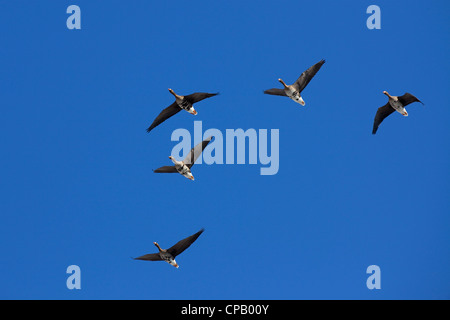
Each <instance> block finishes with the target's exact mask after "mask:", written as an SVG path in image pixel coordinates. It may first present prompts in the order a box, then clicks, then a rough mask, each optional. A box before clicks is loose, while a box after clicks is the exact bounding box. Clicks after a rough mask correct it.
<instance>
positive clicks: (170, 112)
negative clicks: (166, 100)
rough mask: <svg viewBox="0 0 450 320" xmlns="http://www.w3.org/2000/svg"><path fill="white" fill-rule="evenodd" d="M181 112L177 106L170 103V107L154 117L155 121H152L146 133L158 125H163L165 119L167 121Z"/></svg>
mask: <svg viewBox="0 0 450 320" xmlns="http://www.w3.org/2000/svg"><path fill="white" fill-rule="evenodd" d="M180 111H181V108H180V107H179V106H178V104H177V103H176V102H174V103H172V104H171V105H170V106H168V107H167V108H165V109H164V110H163V111H161V113H160V114H159V115H158V116H157V117H156V119H155V120H154V121H153V123H152V124H151V126H150V127H148V128H147V132H150V131H152V129H153V128H154V127H156V126H158V125H159V124H161V123H163V122H164V121H166V120H167V119H169V118H170V117H171V116H173V115H175V114H177V113H178V112H180Z"/></svg>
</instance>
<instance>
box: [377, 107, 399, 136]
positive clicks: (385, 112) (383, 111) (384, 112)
mask: <svg viewBox="0 0 450 320" xmlns="http://www.w3.org/2000/svg"><path fill="white" fill-rule="evenodd" d="M394 111H395V110H394V108H392V107H391V105H390V104H389V102H388V103H386V104H385V105H384V106H382V107H379V108H378V110H377V114H376V115H375V119H374V120H373V129H372V134H375V133H376V132H377V130H378V127H379V125H380V123H381V122H383V120H384V119H385V118H386V117H387V116H389V115H390V114H391V113H392V112H394Z"/></svg>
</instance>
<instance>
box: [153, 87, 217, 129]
mask: <svg viewBox="0 0 450 320" xmlns="http://www.w3.org/2000/svg"><path fill="white" fill-rule="evenodd" d="M169 92H170V93H171V94H173V95H174V96H175V102H174V103H172V104H171V105H170V106H168V107H167V108H165V109H164V110H163V111H161V113H160V114H159V115H158V116H157V117H156V119H155V120H154V121H153V123H152V124H151V126H150V127H148V128H147V132H150V131H152V129H153V128H154V127H156V126H157V125H159V124H161V123H162V122H164V121H166V120H167V119H169V118H170V117H171V116H173V115H175V114H177V113H178V112H179V111H181V109H183V110H186V111H187V112H189V113H190V114H193V115H196V114H197V111H196V110H195V109H194V106H193V104H194V103H197V102H199V101H202V100H203V99H206V98H209V97H212V96H215V95H218V94H219V93H206V92H195V93H193V94H190V95H187V96H180V95H178V94H176V93H175V92H174V91H173V90H172V89H170V88H169Z"/></svg>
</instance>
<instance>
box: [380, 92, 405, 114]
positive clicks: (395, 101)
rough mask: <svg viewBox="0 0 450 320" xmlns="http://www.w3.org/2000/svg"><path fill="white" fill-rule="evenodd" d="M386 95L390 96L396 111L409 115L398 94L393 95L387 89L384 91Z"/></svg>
mask: <svg viewBox="0 0 450 320" xmlns="http://www.w3.org/2000/svg"><path fill="white" fill-rule="evenodd" d="M383 93H384V94H385V95H387V96H388V97H389V101H388V102H389V104H390V106H391V107H392V108H394V110H395V111H397V112H398V113H400V114H401V115H403V116H405V117H407V116H408V112H407V111H406V109H405V107H404V106H403V103H402V102H401V101H400V100H399V99H398V97H396V96H391V95H389V93H387V91H384V92H383Z"/></svg>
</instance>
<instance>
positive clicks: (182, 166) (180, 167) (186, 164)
mask: <svg viewBox="0 0 450 320" xmlns="http://www.w3.org/2000/svg"><path fill="white" fill-rule="evenodd" d="M211 139H212V136H210V137H209V138H207V139H205V140H203V141H202V142H200V143H199V144H197V145H196V146H195V147H193V148H192V149H191V151H190V152H189V154H188V155H187V156H186V158H185V159H184V160H183V161H177V160H176V159H175V158H174V157H172V156H169V159H170V160H172V162H173V163H174V165H173V166H164V167H161V168H158V169H156V170H153V172H156V173H175V172H178V173H180V174H181V175H183V176H185V177H186V178H188V179H190V180H194V176H193V175H192V172H191V168H192V166H193V165H194V163H195V161H196V160H197V158H198V157H199V156H200V154H201V153H202V152H203V150H204V149H205V148H206V146H207V145H208V143H209V142H210V141H211Z"/></svg>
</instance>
